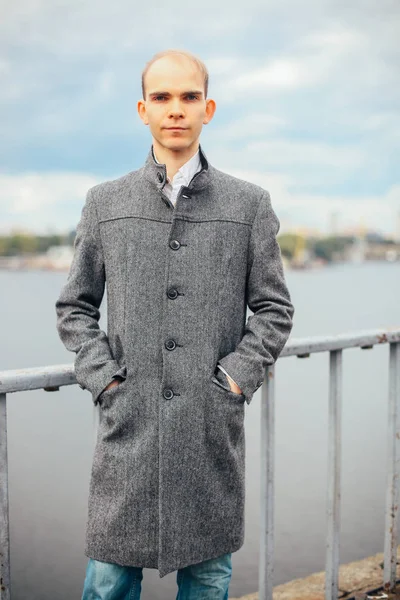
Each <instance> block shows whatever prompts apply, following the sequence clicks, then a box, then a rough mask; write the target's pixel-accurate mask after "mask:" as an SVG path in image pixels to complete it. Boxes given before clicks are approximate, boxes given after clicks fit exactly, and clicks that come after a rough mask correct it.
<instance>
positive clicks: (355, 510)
mask: <svg viewBox="0 0 400 600" xmlns="http://www.w3.org/2000/svg"><path fill="white" fill-rule="evenodd" d="M66 277H67V274H66V273H53V272H45V271H37V272H33V271H20V272H9V271H0V289H1V294H0V315H1V331H2V336H1V341H2V342H1V350H0V370H4V369H14V368H24V367H34V366H37V367H39V366H45V365H54V364H66V363H72V362H73V354H72V353H70V352H68V351H67V350H66V349H65V348H64V346H63V345H62V343H61V341H60V339H59V337H58V334H57V331H56V314H55V309H54V303H55V301H56V299H57V297H58V294H59V291H60V289H61V286H62V285H63V283H64V282H65V280H66ZM286 278H287V282H288V286H289V289H290V292H291V296H292V300H293V303H294V305H295V308H296V314H295V320H294V327H293V331H292V335H291V337H296V338H298V337H308V336H317V335H318V336H320V335H332V334H339V333H345V332H349V331H358V330H368V329H375V328H380V327H383V328H384V327H396V326H397V327H400V310H399V308H400V303H399V297H400V263H363V264H349V265H347V264H346V265H341V264H338V265H334V266H332V267H327V268H324V269H320V270H311V271H287V273H286ZM250 314H251V313H250V312H249V315H250ZM100 325H101V326H102V328H103V329H105V328H106V305H105V301H104V300H103V305H102V316H101V321H100ZM388 358H389V347H388V345H386V344H385V345H381V346H377V347H374V349H373V350H360V349H350V350H345V351H344V354H343V400H342V402H343V410H342V428H343V436H342V497H341V545H340V562H341V563H346V562H349V561H353V560H358V559H361V558H363V557H366V556H369V555H372V554H375V553H377V552H382V551H383V542H384V517H385V511H384V505H385V489H386V474H385V471H386V449H387V435H386V432H387V419H388V409H387V402H388V373H389V371H388ZM328 375H329V355H328V354H327V353H319V354H316V355H314V356H311V357H310V358H308V359H298V358H296V357H290V358H282V359H280V360H278V362H277V364H276V411H275V416H276V448H275V467H276V471H275V482H276V489H275V579H274V584H275V585H277V584H279V583H284V582H286V581H290V580H292V579H295V578H298V577H304V576H307V575H308V574H310V573H312V572H315V571H320V570H324V568H325V544H326V489H327V456H328V454H327V443H328V442H327V424H328ZM8 400H9V402H8V456H9V497H10V529H11V584H12V598H13V600H27V599H28V598H29V600H80V598H81V593H82V586H83V580H84V576H85V569H86V564H87V558H86V557H85V556H84V554H83V548H84V530H85V521H86V510H87V496H88V487H89V475H90V468H91V460H92V453H93V444H94V425H93V424H94V409H93V405H92V402H91V396H90V394H89V392H87V391H83V390H81V389H80V388H79V387H78V386H68V387H65V388H62V389H61V390H60V391H59V392H44V391H42V390H34V391H30V392H21V393H14V394H9V395H8ZM260 401H261V396H260V392H259V391H258V392H256V394H255V396H254V398H253V401H252V403H251V404H250V406H247V405H246V417H245V424H246V480H247V492H246V538H245V543H244V545H243V547H242V548H241V549H240V550H239V551H238V552H236V553H234V554H233V555H232V563H233V574H232V580H231V585H230V590H229V591H230V596H231V597H237V596H240V595H242V594H246V593H251V592H255V591H256V590H257V589H258V556H259V515H260V503H259V493H260V486H259V482H260V477H259V469H260V454H259V446H260ZM175 596H176V573H170V574H169V575H167V576H166V577H164V578H163V579H160V578H159V575H158V571H156V570H153V569H144V579H143V591H142V598H143V600H168V599H171V600H174V599H175Z"/></svg>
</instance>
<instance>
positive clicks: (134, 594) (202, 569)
mask: <svg viewBox="0 0 400 600" xmlns="http://www.w3.org/2000/svg"><path fill="white" fill-rule="evenodd" d="M231 576H232V554H231V553H228V554H223V555H222V556H219V557H218V558H212V559H210V560H205V561H203V562H200V563H197V564H195V565H190V566H188V567H184V568H183V569H179V570H178V571H177V573H176V583H177V584H178V593H177V596H176V600H228V588H229V583H230V580H231ZM142 579H143V568H142V567H124V566H122V565H117V564H115V563H107V562H101V561H98V560H94V559H93V558H89V562H88V564H87V568H86V577H85V583H84V586H83V594H82V599H81V600H140V593H141V591H142Z"/></svg>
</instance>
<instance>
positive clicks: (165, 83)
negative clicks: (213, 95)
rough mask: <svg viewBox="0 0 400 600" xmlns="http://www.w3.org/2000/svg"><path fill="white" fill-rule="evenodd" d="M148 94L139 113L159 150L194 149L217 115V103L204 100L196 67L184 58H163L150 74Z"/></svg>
mask: <svg viewBox="0 0 400 600" xmlns="http://www.w3.org/2000/svg"><path fill="white" fill-rule="evenodd" d="M145 91H146V100H139V102H138V112H139V115H140V118H141V119H142V121H143V122H144V123H145V125H149V127H150V131H151V134H152V136H153V142H155V146H156V150H157V144H159V145H160V146H162V147H163V148H166V149H169V150H173V151H177V152H178V153H179V151H185V150H187V149H189V148H190V147H191V146H194V145H195V144H196V143H197V140H198V138H199V136H200V133H201V130H202V127H203V124H206V123H208V122H209V121H210V120H211V119H212V117H213V115H214V112H215V102H214V100H211V99H207V100H206V99H205V92H204V78H203V76H202V74H201V72H200V71H199V70H198V68H197V66H196V65H195V64H194V63H193V62H192V61H190V60H189V59H187V58H185V57H182V58H180V57H179V58H175V57H170V56H165V57H163V58H160V59H159V60H157V61H156V62H155V63H153V64H152V65H151V67H150V69H149V71H148V72H147V75H146V79H145ZM174 128H179V129H174Z"/></svg>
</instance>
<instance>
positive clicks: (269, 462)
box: [258, 365, 275, 600]
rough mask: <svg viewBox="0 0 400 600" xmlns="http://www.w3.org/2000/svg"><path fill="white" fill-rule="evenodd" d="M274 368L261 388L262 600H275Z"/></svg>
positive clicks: (260, 593) (260, 580)
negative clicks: (273, 594)
mask: <svg viewBox="0 0 400 600" xmlns="http://www.w3.org/2000/svg"><path fill="white" fill-rule="evenodd" d="M274 449H275V366H274V365H272V366H270V367H268V368H267V369H266V377H265V380H264V383H263V384H262V386H261V444H260V450H261V457H260V460H261V473H260V475H261V483H260V485H261V489H260V560H259V593H258V598H259V600H272V590H273V576H274V493H275V488H274Z"/></svg>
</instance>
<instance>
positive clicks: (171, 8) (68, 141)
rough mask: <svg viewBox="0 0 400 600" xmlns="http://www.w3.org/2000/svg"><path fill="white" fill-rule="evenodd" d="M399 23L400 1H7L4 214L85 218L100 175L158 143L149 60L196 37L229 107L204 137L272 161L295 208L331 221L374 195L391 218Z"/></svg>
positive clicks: (1, 75)
mask: <svg viewBox="0 0 400 600" xmlns="http://www.w3.org/2000/svg"><path fill="white" fill-rule="evenodd" d="M210 15H212V18H210ZM399 28H400V5H399V3H398V2H397V0H396V1H395V0H382V2H381V3H380V4H379V6H378V5H376V2H374V0H365V1H364V2H363V3H362V4H360V3H349V2H347V1H345V0H304V1H303V2H302V3H296V2H295V1H294V0H282V1H280V2H278V1H277V0H276V1H275V2H268V3H265V2H264V0H248V2H247V3H245V4H243V3H233V4H232V3H231V4H227V3H226V4H222V5H219V6H218V7H216V5H215V2H212V1H211V0H204V2H203V3H202V7H201V10H199V7H198V6H197V5H194V4H191V3H188V4H185V5H182V3H181V2H178V0H171V2H170V3H169V4H167V5H163V4H159V5H156V3H155V2H154V1H151V0H150V2H148V3H145V4H144V5H143V6H142V7H141V10H140V11H139V12H138V11H137V10H136V9H135V7H134V6H133V5H132V3H131V2H128V0H121V1H120V2H119V3H118V4H117V5H115V4H110V3H109V2H107V1H106V0H98V2H96V4H93V3H82V2H79V1H78V0H70V1H69V2H68V4H66V3H65V2H61V0H54V1H53V2H49V1H48V0H20V1H19V2H18V3H10V2H9V3H5V4H4V7H2V19H1V22H0V57H1V58H0V107H1V111H0V135H1V138H2V142H3V143H2V147H1V151H0V161H1V165H2V169H3V174H2V175H0V184H1V191H0V199H1V205H0V206H1V209H0V210H1V221H0V222H1V224H2V227H3V228H4V227H6V226H7V227H8V226H11V225H12V224H13V223H16V224H18V223H23V222H24V223H26V224H28V225H32V226H37V227H38V228H40V227H42V226H43V223H46V224H47V225H46V226H48V225H51V226H53V225H54V226H55V227H56V226H58V224H60V225H65V226H67V225H68V226H70V227H73V226H74V225H75V224H76V221H77V218H78V216H79V214H78V213H79V207H80V206H81V203H82V198H83V194H84V193H85V191H86V190H87V188H88V187H90V185H92V182H99V181H102V180H104V179H108V178H110V176H112V172H113V171H116V170H118V165H122V164H129V161H130V160H131V157H132V162H134V158H136V157H137V156H138V155H141V154H143V153H144V152H143V146H144V143H146V144H147V143H148V142H150V139H149V137H148V138H146V136H145V134H146V133H147V132H146V131H145V129H144V127H143V126H142V124H141V123H140V122H139V118H138V116H137V114H136V100H137V99H138V98H139V97H140V94H141V91H140V74H141V70H142V68H143V66H144V64H145V62H146V61H147V60H148V59H149V58H150V57H151V56H152V54H153V53H155V52H156V51H158V50H160V49H163V48H168V47H182V48H188V49H190V50H192V51H194V52H195V53H196V54H198V55H199V56H201V57H202V58H203V59H204V60H205V62H206V64H207V66H208V69H209V72H210V90H209V93H210V96H211V97H213V98H215V99H216V101H217V113H216V116H215V118H214V120H213V122H212V123H210V125H209V126H207V128H205V129H204V131H203V134H202V140H203V139H204V142H205V143H204V148H205V150H206V152H207V154H208V155H210V156H211V157H212V158H213V163H214V164H215V165H216V166H217V167H218V168H224V167H223V166H225V169H226V170H229V169H230V170H234V171H235V172H239V171H240V172H243V173H253V172H254V173H259V174H260V175H259V176H260V177H261V176H263V175H265V174H268V181H273V182H274V185H276V186H277V187H276V191H277V194H276V196H277V197H278V196H279V197H280V198H282V200H283V199H284V205H282V210H284V211H285V215H286V216H285V219H286V218H287V220H288V222H289V221H293V220H296V219H299V222H307V220H308V221H309V222H310V223H311V222H312V223H317V222H318V220H319V223H320V226H321V227H323V226H324V223H326V218H325V216H326V213H327V212H329V210H330V209H329V206H331V207H332V209H333V208H335V207H336V208H335V209H338V210H340V211H341V212H342V213H343V215H348V218H349V219H350V218H353V217H354V218H355V214H356V212H352V211H353V210H355V209H354V207H357V210H362V207H365V210H366V214H367V215H369V216H368V218H369V219H370V221H371V223H372V224H373V223H374V222H376V223H377V224H379V223H385V227H386V229H387V230H390V227H391V220H392V218H393V217H392V211H393V210H394V205H395V204H396V202H399V200H398V198H397V191H398V188H397V187H396V186H398V184H399V176H398V166H397V159H396V157H397V156H398V155H399V153H400V110H399V106H400V84H399V67H400V55H399V51H398V32H399ZM127 157H128V158H127ZM128 168H129V167H128ZM132 168H133V166H132ZM80 171H81V172H80ZM7 173H8V174H7ZM90 173H97V175H96V176H94V175H90ZM110 173H111V175H110ZM11 174H12V175H11ZM119 174H121V173H117V175H119ZM278 182H279V185H278ZM329 203H331V204H329ZM379 203H381V204H379ZM379 206H383V207H384V208H379ZM321 207H323V208H321ZM373 211H376V214H375V215H374V212H373ZM60 215H62V223H61V222H60Z"/></svg>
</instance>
